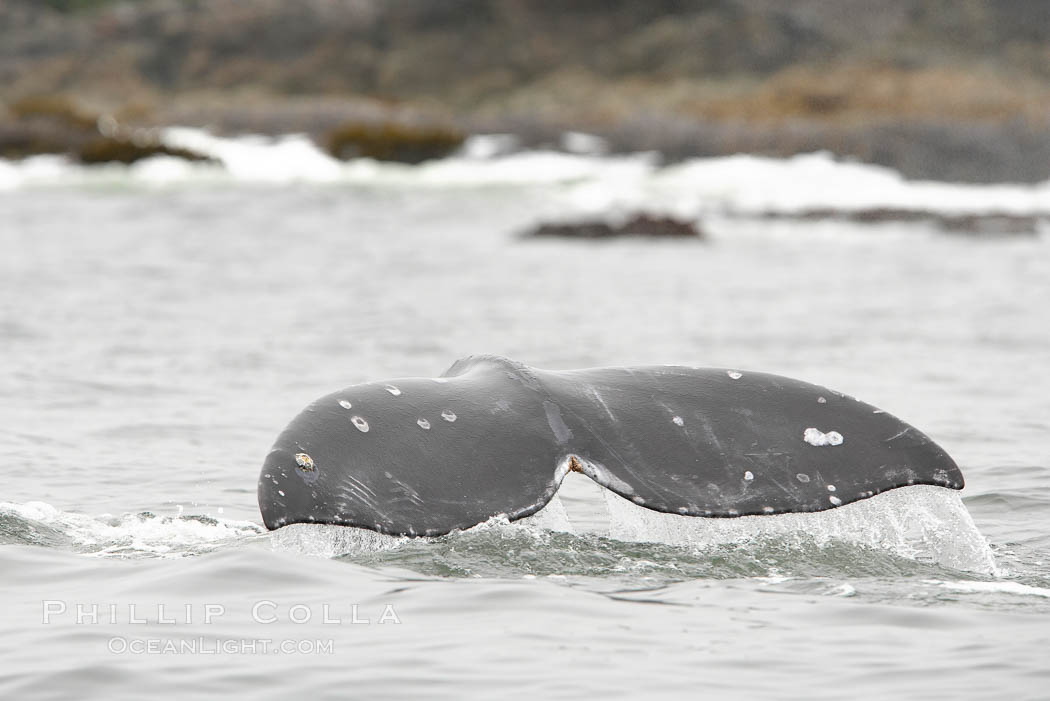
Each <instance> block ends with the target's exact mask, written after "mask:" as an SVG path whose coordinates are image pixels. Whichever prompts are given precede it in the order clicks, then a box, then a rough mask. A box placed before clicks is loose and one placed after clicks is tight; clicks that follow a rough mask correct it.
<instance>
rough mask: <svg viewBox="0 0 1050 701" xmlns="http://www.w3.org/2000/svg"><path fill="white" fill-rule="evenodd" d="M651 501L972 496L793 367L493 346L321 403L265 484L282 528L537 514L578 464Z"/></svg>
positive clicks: (869, 409)
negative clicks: (924, 490)
mask: <svg viewBox="0 0 1050 701" xmlns="http://www.w3.org/2000/svg"><path fill="white" fill-rule="evenodd" d="M570 470H575V471H579V472H582V473H584V474H585V475H587V476H588V477H590V478H591V479H593V480H594V481H595V482H597V483H598V484H600V485H602V486H603V487H605V488H606V489H610V490H612V491H613V492H615V493H617V494H619V495H620V496H622V497H625V498H627V499H630V500H632V501H633V502H634V503H636V504H639V505H640V506H643V507H646V508H649V509H654V510H656V511H663V512H666V513H672V514H683V515H687V516H700V517H704V516H706V517H733V516H745V515H755V514H778V513H785V512H800V511H822V510H824V509H830V508H834V507H836V506H841V505H843V504H848V503H850V502H854V501H857V500H859V499H864V498H867V497H870V496H873V495H875V494H878V493H879V492H885V491H887V490H889V489H894V488H896V487H902V486H906V485H911V484H931V485H938V486H941V487H947V488H951V489H962V487H963V478H962V474H961V473H960V472H959V468H958V467H957V466H956V464H955V462H954V461H953V460H952V459H951V458H950V457H949V456H948V454H947V453H946V452H945V451H944V450H943V449H941V447H940V446H938V445H937V444H936V443H934V442H933V441H932V440H930V438H928V437H927V436H926V435H925V434H923V433H922V432H920V431H919V430H918V429H915V428H913V427H912V426H909V425H908V424H906V423H904V422H903V421H901V420H900V419H897V418H895V417H893V416H891V415H889V414H887V413H885V412H883V411H880V410H879V409H876V408H875V407H873V406H871V405H868V404H865V403H863V402H860V401H857V400H855V399H853V398H851V397H847V396H844V395H842V394H840V393H838V392H835V391H833V390H829V389H826V388H824V387H818V386H816V385H811V384H808V383H806V382H800V381H798V380H792V379H789V378H786V377H779V376H777V375H770V374H766V373H758V372H738V371H735V370H721V369H714V368H692V367H668V366H654V367H623V368H595V369H589V370H569V371H564V372H549V371H543V370H537V369H534V368H531V367H528V366H526V365H523V364H521V363H517V362H514V361H512V360H508V359H506V358H499V357H494V356H475V357H470V358H466V359H464V360H460V361H458V362H456V363H455V364H454V365H453V366H452V367H451V368H450V369H449V370H448V371H447V372H446V373H445V374H444V375H443V376H441V377H438V378H406V379H401V380H391V381H389V382H372V383H368V384H362V385H356V386H354V387H349V388H347V389H345V390H341V391H339V392H336V393H334V394H329V395H328V396H325V397H322V398H321V399H318V400H317V401H316V402H314V403H313V404H311V405H310V406H308V407H307V408H306V409H305V410H304V411H303V412H302V413H301V414H299V416H297V417H296V418H295V419H294V420H293V421H292V422H291V423H290V424H289V425H288V427H287V428H286V429H285V430H284V432H283V433H281V435H280V436H279V437H278V438H277V442H276V443H275V444H274V446H273V449H272V450H271V451H270V454H269V455H268V456H267V457H266V461H265V462H264V464H263V469H262V473H261V475H260V478H259V508H260V510H261V511H262V516H263V521H264V522H265V524H266V527H267V528H271V529H273V528H279V527H281V526H285V525H288V524H292V523H329V524H341V525H347V526H359V527H361V528H369V529H372V530H375V531H379V532H380V533H387V534H391V535H414V536H422V535H441V534H444V533H448V532H449V531H451V530H453V529H457V528H469V527H470V526H473V525H476V524H478V523H481V522H483V521H485V520H487V519H489V518H491V517H493V516H497V515H500V514H503V515H506V516H507V517H508V518H509V519H510V520H515V519H519V518H524V517H525V516H529V515H531V514H533V513H535V512H536V511H538V510H539V509H541V508H543V506H544V505H545V504H546V503H547V502H548V501H550V499H551V498H552V497H553V496H554V494H555V492H556V491H557V489H558V486H559V485H560V483H561V480H562V478H563V477H564V476H565V474H566V473H567V472H568V471H570Z"/></svg>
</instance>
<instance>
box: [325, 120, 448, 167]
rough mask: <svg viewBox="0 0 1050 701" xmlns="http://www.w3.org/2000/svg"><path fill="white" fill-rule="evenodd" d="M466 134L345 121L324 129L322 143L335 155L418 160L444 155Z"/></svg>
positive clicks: (437, 129)
mask: <svg viewBox="0 0 1050 701" xmlns="http://www.w3.org/2000/svg"><path fill="white" fill-rule="evenodd" d="M465 138H466V136H465V135H464V134H462V133H460V132H458V131H455V130H452V129H442V128H439V127H414V126H407V125H402V124H389V123H388V124H362V123H349V124H343V125H342V126H339V127H336V128H335V129H333V130H332V131H331V132H329V133H328V137H327V139H326V142H327V143H326V146H327V149H328V152H329V153H331V154H332V155H333V156H335V157H336V158H341V159H344V160H346V159H349V158H374V159H376V160H378V161H398V162H400V163H422V162H423V161H429V160H433V159H436V158H444V157H445V156H448V155H449V154H451V153H452V152H454V151H455V150H456V149H458V148H459V147H460V146H462V145H463V141H464V139H465Z"/></svg>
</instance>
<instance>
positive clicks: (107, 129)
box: [0, 0, 1050, 182]
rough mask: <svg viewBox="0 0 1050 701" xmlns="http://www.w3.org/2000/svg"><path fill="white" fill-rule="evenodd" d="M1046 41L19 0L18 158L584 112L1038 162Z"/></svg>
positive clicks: (769, 16) (699, 135)
mask: <svg viewBox="0 0 1050 701" xmlns="http://www.w3.org/2000/svg"><path fill="white" fill-rule="evenodd" d="M1048 47H1050V3H1043V2H1038V1H1036V0H1000V1H998V2H996V1H994V0H966V1H960V2H947V1H946V0H945V1H941V0H937V1H934V0H888V1H887V2H881V3H870V2H860V1H859V0H836V1H832V0H796V1H794V2H775V1H774V0H755V1H753V2H743V0H707V1H704V2H671V1H669V0H654V1H653V2H646V3H638V2H630V1H628V0H606V1H603V2H599V1H598V0H575V1H573V2H567V3H552V2H545V1H539V0H532V1H529V0H507V1H505V2H483V1H481V0H428V1H424V0H303V1H302V2H297V3H284V2H279V1H278V0H255V1H254V2H251V3H243V2H238V1H237V0H208V1H207V2H205V1H203V0H133V1H124V2H108V1H105V0H5V2H4V3H2V4H0V102H2V103H3V109H2V110H0V156H3V157H7V158H19V157H23V156H25V155H30V154H32V153H47V152H59V153H69V154H71V155H73V156H74V157H75V158H77V159H79V160H81V161H82V162H85V163H92V162H100V161H105V160H118V161H122V162H130V161H132V160H135V159H136V158H139V157H144V156H145V155H150V153H151V152H153V153H155V152H164V151H163V149H164V148H165V147H164V146H163V145H162V144H160V143H159V142H157V141H156V140H155V139H152V137H151V136H150V134H151V132H150V129H152V128H154V127H157V126H164V125H173V124H178V125H186V126H201V127H207V128H209V129H211V130H213V131H215V132H217V133H224V134H236V133H257V134H270V135H277V134H285V133H306V134H309V135H310V136H311V137H312V138H313V139H314V141H315V142H316V143H317V144H318V145H319V146H321V147H322V148H324V149H326V150H327V151H328V152H329V153H331V154H333V155H335V156H337V157H340V158H350V157H353V156H369V157H374V158H378V159H383V160H398V161H403V162H419V161H421V160H426V159H428V158H435V157H440V156H441V155H444V154H446V153H449V152H451V151H453V150H455V149H456V148H457V147H458V146H459V145H460V144H461V143H462V140H463V139H464V138H465V137H466V136H467V135H469V134H473V133H511V134H514V135H515V136H516V137H517V138H518V140H519V142H520V143H521V144H522V145H523V146H526V147H528V146H538V145H550V144H555V145H557V144H558V143H559V139H560V138H561V135H562V134H564V133H565V132H566V131H581V132H587V133H590V134H594V135H597V136H599V137H601V142H600V143H602V144H603V147H604V148H606V149H608V150H609V151H611V152H632V151H643V150H645V151H649V150H652V151H658V152H660V153H661V154H662V155H663V158H664V160H665V161H668V162H673V161H676V160H681V159H685V158H690V157H696V156H716V155H725V154H732V153H754V154H761V155H771V156H789V155H793V154H797V153H806V152H812V151H818V150H828V151H831V152H833V153H835V154H837V155H839V156H842V157H847V158H853V159H857V160H861V161H864V162H869V163H875V164H879V165H885V166H889V167H892V168H894V169H896V170H898V171H900V172H901V173H903V174H904V175H905V176H906V177H909V178H916V179H920V178H921V179H938V180H949V181H962V182H1000V181H1012V182H1036V181H1042V180H1046V179H1048V178H1050V48H1048ZM168 155H177V156H183V157H187V158H194V157H195V155H194V154H192V153H189V152H187V153H169V154H168Z"/></svg>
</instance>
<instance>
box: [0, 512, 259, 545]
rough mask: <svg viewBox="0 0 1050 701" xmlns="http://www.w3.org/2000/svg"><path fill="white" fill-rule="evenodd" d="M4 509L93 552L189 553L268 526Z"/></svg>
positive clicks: (184, 517)
mask: <svg viewBox="0 0 1050 701" xmlns="http://www.w3.org/2000/svg"><path fill="white" fill-rule="evenodd" d="M0 512H8V513H11V514H15V515H17V516H19V517H21V518H23V519H26V520H29V521H35V522H37V523H40V524H44V525H47V526H49V527H51V528H53V529H55V530H57V531H59V532H60V533H63V534H64V535H65V536H66V537H68V538H69V539H70V541H71V542H72V543H73V544H74V545H75V546H77V547H78V548H79V549H82V550H84V551H86V552H88V553H89V554H92V555H97V556H103V557H106V556H112V557H135V556H153V557H168V558H174V557H185V556H189V555H198V554H200V553H201V552H206V551H208V550H212V549H215V548H217V547H220V546H222V545H224V544H227V543H230V542H233V541H237V540H242V539H244V538H248V537H253V536H256V535H258V534H260V533H262V532H263V528H262V527H261V526H260V525H259V524H257V523H253V522H251V521H237V520H232V519H223V518H214V517H202V516H190V515H182V514H181V510H180V515H178V516H156V515H154V514H149V513H139V514H123V515H121V516H111V515H109V514H102V515H99V516H88V515H85V514H78V513H72V512H68V511H61V510H59V509H56V508H55V507H53V506H51V505H50V504H47V503H44V502H39V501H31V502H27V503H25V504H15V503H10V502H2V503H0Z"/></svg>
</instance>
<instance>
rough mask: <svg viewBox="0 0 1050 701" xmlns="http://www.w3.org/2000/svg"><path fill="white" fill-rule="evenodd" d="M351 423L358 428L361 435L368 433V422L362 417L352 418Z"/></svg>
mask: <svg viewBox="0 0 1050 701" xmlns="http://www.w3.org/2000/svg"><path fill="white" fill-rule="evenodd" d="M350 422H351V423H352V424H353V425H354V426H355V427H356V428H357V430H358V431H360V432H361V433H368V422H367V421H365V420H364V419H362V418H361V417H360V416H351V417H350Z"/></svg>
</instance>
